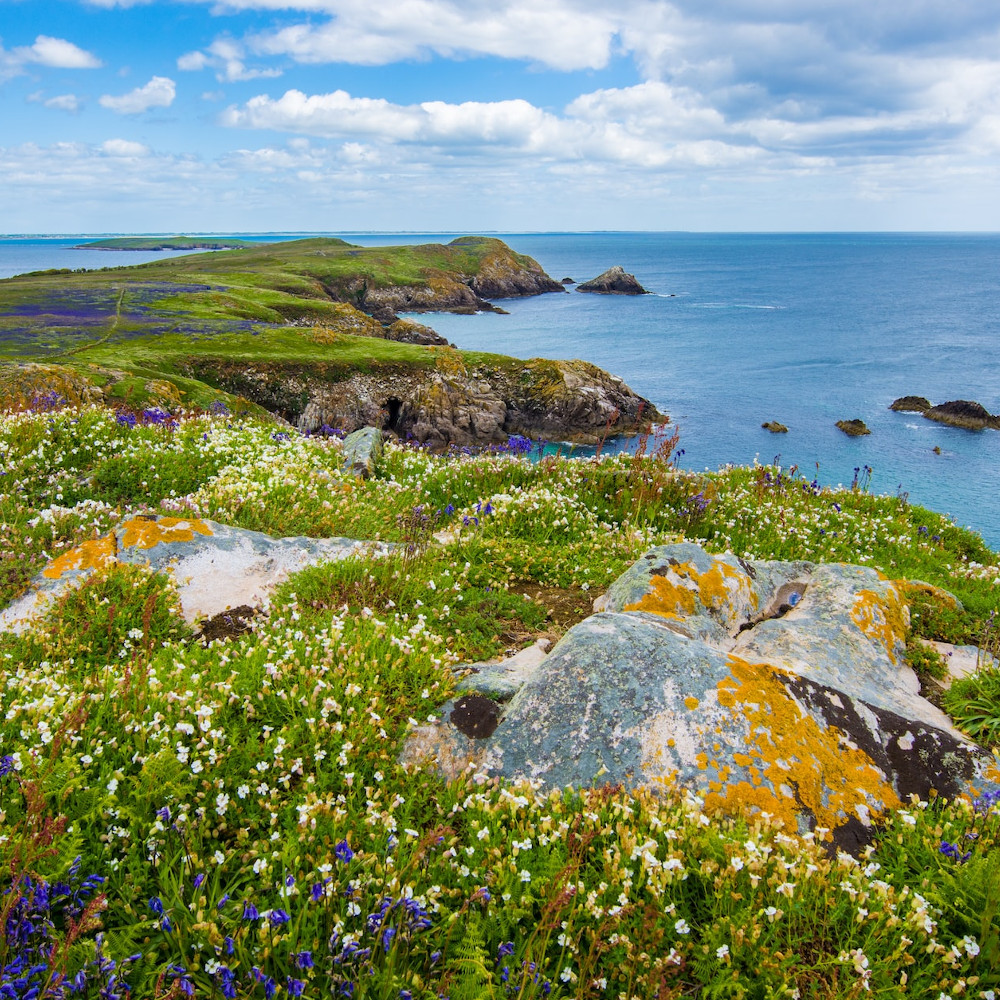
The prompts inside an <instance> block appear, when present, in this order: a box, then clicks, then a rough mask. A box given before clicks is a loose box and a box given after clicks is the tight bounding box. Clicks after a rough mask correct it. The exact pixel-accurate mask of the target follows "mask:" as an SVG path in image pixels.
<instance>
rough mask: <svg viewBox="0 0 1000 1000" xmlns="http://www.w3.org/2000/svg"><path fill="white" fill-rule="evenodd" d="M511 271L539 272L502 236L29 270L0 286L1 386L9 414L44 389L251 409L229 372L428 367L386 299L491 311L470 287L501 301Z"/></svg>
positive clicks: (336, 376)
mask: <svg viewBox="0 0 1000 1000" xmlns="http://www.w3.org/2000/svg"><path fill="white" fill-rule="evenodd" d="M511 275H514V276H515V277H517V276H520V277H522V278H523V277H525V276H527V278H528V279H531V280H534V279H535V277H536V275H542V277H544V275H543V274H542V272H541V270H540V268H538V266H537V264H535V263H534V261H532V260H531V259H530V258H527V257H524V256H522V255H519V254H515V253H513V251H511V250H510V249H509V248H508V247H506V246H505V245H504V244H503V243H501V242H500V241H499V240H495V239H485V238H483V239H480V238H475V237H463V238H461V239H458V240H455V241H453V242H452V243H450V244H448V245H447V246H442V245H438V244H428V245H423V246H402V247H375V248H361V247H354V246H351V245H350V244H348V243H346V242H344V241H343V240H339V239H319V238H316V239H305V240H296V241H290V242H287V243H281V244H275V245H269V246H262V245H259V244H257V245H252V246H248V247H246V248H244V249H239V250H233V251H221V252H218V253H212V254H194V255H191V256H188V257H183V258H173V259H170V260H163V261H154V262H151V263H146V264H141V265H138V266H136V267H119V268H106V269H102V270H99V271H85V272H72V273H50V272H39V273H36V274H30V275H22V276H20V277H17V278H10V279H7V280H5V281H0V391H2V397H3V400H4V401H5V402H6V403H7V404H8V405H10V404H21V405H26V404H27V403H28V402H30V400H31V399H32V398H33V397H34V395H36V394H39V392H41V393H42V394H44V392H46V391H55V392H57V393H59V394H61V395H63V396H65V397H66V398H68V399H74V400H80V399H86V398H91V397H92V396H93V393H92V392H89V390H90V389H91V388H92V387H93V386H97V387H98V388H100V389H101V390H102V395H103V396H104V398H106V399H108V400H109V401H122V402H126V401H127V402H129V403H130V404H133V405H139V406H142V405H176V404H179V403H180V404H183V405H186V406H202V407H206V406H209V405H211V404H212V403H213V402H219V403H225V404H226V405H227V406H229V407H230V408H232V409H239V408H245V407H246V406H247V401H246V400H245V399H243V400H240V399H238V398H236V396H235V395H234V394H233V393H231V392H227V391H226V388H225V385H226V384H228V382H229V379H228V373H229V372H230V371H231V369H232V368H233V367H236V368H239V369H241V370H244V371H245V370H247V369H255V370H259V371H260V373H261V374H262V378H263V380H264V381H270V382H276V381H280V380H281V379H282V378H283V377H284V376H286V375H289V374H290V375H291V376H293V377H294V376H295V375H296V374H298V373H300V372H301V371H302V370H304V369H308V370H309V371H310V372H311V373H313V374H316V373H319V374H320V375H321V376H322V377H323V378H324V379H326V380H328V381H330V382H336V381H338V380H343V379H345V378H347V377H348V376H349V375H350V374H351V373H353V372H359V371H360V372H372V371H377V372H387V373H390V374H391V373H392V372H396V371H400V372H402V371H420V370H433V369H435V368H436V367H439V366H440V365H441V364H442V361H441V354H440V351H435V350H430V349H428V348H426V347H423V346H420V345H418V344H410V343H398V342H396V341H394V340H389V339H384V338H385V337H387V336H391V335H393V334H392V333H391V332H390V333H387V331H386V326H387V325H391V321H392V320H394V319H395V317H394V316H392V315H391V309H390V307H389V305H387V304H386V302H385V301H383V298H384V297H385V296H390V297H392V300H393V302H394V303H395V302H396V301H397V300H398V301H399V302H400V303H402V304H406V305H407V308H412V309H425V310H432V309H458V310H469V309H471V308H474V307H475V306H476V305H477V303H478V304H480V305H484V306H486V305H487V304H486V303H485V302H484V301H483V300H481V299H479V298H478V293H474V292H473V291H472V290H471V288H470V285H475V284H476V282H477V281H478V282H481V286H482V287H483V290H484V292H491V293H493V292H498V291H499V292H502V291H503V290H504V289H503V287H502V285H503V282H504V280H507V279H509V278H510V276H511ZM539 287H543V286H541V285H540V286H539ZM508 291H510V290H509V289H508ZM515 293H516V289H515V290H514V291H511V294H515ZM380 296H382V297H383V298H379V297H380ZM372 313H376V314H377V315H379V316H380V317H381V318H382V320H384V321H385V322H382V321H380V320H379V319H376V318H374V317H373V315H372ZM456 358H458V359H459V360H458V361H457V363H458V364H459V365H461V366H463V367H465V368H470V367H471V368H475V367H476V366H477V365H479V364H482V363H484V362H488V363H489V364H491V365H493V366H499V368H500V369H503V370H509V371H511V372H513V371H520V369H521V368H522V362H520V361H517V360H515V359H512V358H504V357H502V356H500V355H487V354H482V353H480V352H457V354H456ZM5 362H6V363H5ZM455 363H456V362H447V363H445V367H448V365H449V364H450V365H452V366H453V365H454V364H455ZM26 366H27V367H26ZM243 388H244V389H245V388H246V384H245V383H244V384H243Z"/></svg>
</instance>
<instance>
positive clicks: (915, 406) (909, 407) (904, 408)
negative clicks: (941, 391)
mask: <svg viewBox="0 0 1000 1000" xmlns="http://www.w3.org/2000/svg"><path fill="white" fill-rule="evenodd" d="M930 408H931V403H930V400H928V399H925V398H924V397H923V396H900V397H899V399H894V400H893V401H892V404H891V405H890V407H889V409H890V410H898V411H900V412H902V413H923V412H924V410H929V409H930Z"/></svg>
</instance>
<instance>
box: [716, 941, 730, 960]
mask: <svg viewBox="0 0 1000 1000" xmlns="http://www.w3.org/2000/svg"><path fill="white" fill-rule="evenodd" d="M715 957H716V958H717V959H718V960H719V961H720V962H722V961H725V959H727V958H729V945H728V944H724V945H721V946H720V947H718V948H716V949H715Z"/></svg>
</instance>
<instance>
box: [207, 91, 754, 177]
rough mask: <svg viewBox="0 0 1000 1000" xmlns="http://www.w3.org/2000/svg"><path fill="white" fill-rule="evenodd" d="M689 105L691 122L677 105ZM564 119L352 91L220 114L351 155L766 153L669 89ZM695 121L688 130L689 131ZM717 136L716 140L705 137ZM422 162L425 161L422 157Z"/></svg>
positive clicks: (641, 161)
mask: <svg viewBox="0 0 1000 1000" xmlns="http://www.w3.org/2000/svg"><path fill="white" fill-rule="evenodd" d="M654 98H659V105H658V106H659V111H660V117H659V119H653V120H649V121H648V120H646V119H644V118H642V117H641V116H640V115H635V116H633V117H634V120H629V119H628V118H627V117H626V119H625V120H624V121H622V120H618V118H617V117H615V116H614V115H613V114H611V111H614V110H617V108H616V106H617V105H621V104H627V103H629V102H631V103H633V104H635V105H636V106H637V107H641V106H642V104H643V103H646V104H649V103H650V102H654V103H655V101H654ZM675 106H676V107H683V108H684V110H685V115H686V119H685V117H684V116H682V115H679V114H678V115H675V119H676V120H675V121H674V122H673V124H672V127H669V128H668V127H667V124H668V123H667V117H668V113H669V111H670V109H671V107H675ZM567 112H568V113H567V114H566V115H563V116H559V115H555V114H552V113H551V112H548V111H545V110H543V109H541V108H537V107H535V106H534V105H532V104H530V103H529V102H528V101H523V100H513V101H494V102H480V101H467V102H463V103H461V104H449V103H446V102H444V101H425V102H424V103H422V104H413V105H399V104H392V103H390V102H389V101H386V100H383V99H380V98H364V97H352V96H351V95H350V94H348V93H347V92H346V91H343V90H338V91H334V92H333V93H330V94H316V95H311V96H309V95H306V94H304V93H302V92H301V91H299V90H289V91H287V92H286V93H285V94H284V95H283V96H282V97H280V98H278V99H277V100H272V99H271V98H270V97H267V96H266V95H259V96H257V97H254V98H251V100H249V101H248V102H247V103H246V104H245V105H244V106H243V107H242V108H240V107H235V106H233V107H230V108H228V109H226V111H225V112H223V114H222V117H221V121H222V124H224V125H227V126H230V127H234V128H251V129H268V130H272V131H284V132H294V133H298V134H300V135H313V136H319V137H322V138H328V139H342V140H346V145H347V146H348V147H351V148H354V147H357V146H363V145H364V144H366V143H373V144H375V146H377V147H380V146H392V145H397V144H402V145H408V146H413V147H426V150H427V153H426V157H427V158H428V159H431V160H433V159H435V158H436V157H438V156H445V157H455V156H457V155H461V156H463V157H467V156H469V155H476V154H479V155H480V156H481V157H490V158H496V157H498V156H504V157H515V158H521V159H523V158H524V157H526V156H527V157H529V158H533V159H535V160H538V161H545V162H556V161H565V162H577V163H579V162H584V161H588V160H590V161H595V162H601V163H618V164H623V165H627V166H631V167H635V168H639V169H647V168H662V167H669V166H679V165H683V164H689V165H690V164H696V165H701V166H706V165H712V166H725V165H730V164H734V163H738V162H743V161H746V160H748V159H753V158H754V157H756V156H759V155H760V152H761V151H760V150H759V149H753V148H751V147H750V146H749V145H748V144H747V143H746V141H745V139H744V138H742V137H740V138H739V140H738V142H736V143H732V142H730V141H729V139H728V138H727V136H726V134H725V129H724V128H723V127H722V121H721V119H720V118H719V117H718V115H715V114H714V113H713V112H712V111H711V110H710V109H707V110H706V109H697V108H691V107H687V106H685V105H683V104H682V103H681V102H679V100H678V98H677V96H676V95H675V94H674V93H673V92H672V91H670V89H669V88H667V87H664V86H663V85H660V84H656V85H651V86H650V87H647V88H632V89H631V90H625V91H603V92H597V93H596V94H593V95H588V96H587V97H586V98H580V99H578V100H577V101H575V102H573V104H571V105H570V107H569V108H568V109H567ZM692 122H693V123H694V125H693V126H692V124H691V123H692ZM710 132H711V133H714V134H713V136H712V137H711V138H709V137H708V134H709V133H710ZM418 155H419V154H418Z"/></svg>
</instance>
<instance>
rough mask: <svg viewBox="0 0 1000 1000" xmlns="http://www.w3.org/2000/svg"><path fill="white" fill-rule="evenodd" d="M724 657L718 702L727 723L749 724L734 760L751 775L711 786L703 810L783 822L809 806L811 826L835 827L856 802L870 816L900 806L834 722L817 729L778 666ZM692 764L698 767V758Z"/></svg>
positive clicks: (856, 810)
mask: <svg viewBox="0 0 1000 1000" xmlns="http://www.w3.org/2000/svg"><path fill="white" fill-rule="evenodd" d="M728 659H729V669H730V671H731V676H730V677H727V678H724V679H723V680H721V681H720V682H719V684H718V686H717V688H718V700H719V704H720V705H721V706H723V707H724V708H728V709H729V711H730V715H731V718H732V719H733V720H734V721H736V722H738V723H741V722H742V720H744V719H745V720H746V722H747V723H749V731H748V732H747V734H746V737H745V748H744V749H745V753H738V754H734V755H733V760H734V761H735V762H736V763H737V764H738V765H741V766H744V767H748V769H749V771H750V776H751V781H737V782H725V783H724V784H723V787H722V788H721V789H720V790H715V789H711V788H710V791H709V793H708V794H707V796H706V798H705V808H706V811H707V810H709V809H711V810H713V811H718V812H726V813H733V812H740V811H743V810H745V809H748V808H749V809H750V810H761V811H763V812H767V813H769V814H770V815H772V816H774V817H775V818H776V819H779V820H781V821H783V822H784V823H785V824H786V825H787V826H789V827H790V828H795V826H796V823H797V819H798V816H799V814H800V813H802V812H803V811H808V812H809V813H811V814H812V815H813V816H814V817H815V820H816V825H817V826H821V827H826V828H827V829H836V828H837V827H838V826H840V825H842V824H843V823H845V822H846V821H847V820H849V819H852V818H855V817H856V816H857V815H858V813H859V807H864V808H865V809H867V810H868V812H869V813H870V814H871V815H873V816H874V815H878V813H880V812H881V811H883V810H885V809H891V808H896V807H897V806H899V804H900V802H899V799H898V797H897V795H896V793H895V791H894V790H893V788H892V786H891V785H890V784H889V782H888V781H887V780H886V779H885V777H884V776H883V774H882V772H881V771H880V770H879V769H878V768H877V767H876V766H875V764H874V762H873V761H872V759H871V758H870V757H869V756H868V755H867V754H866V753H864V752H863V751H861V750H858V749H857V748H855V747H852V746H850V745H848V743H847V740H846V739H845V738H844V736H843V735H842V734H841V733H840V732H839V731H838V730H837V729H836V728H834V727H832V726H831V727H830V728H828V729H824V728H822V727H821V725H820V724H819V723H818V722H817V721H816V720H815V719H813V718H812V717H811V716H809V715H806V714H805V713H804V712H803V711H802V709H801V708H800V707H799V706H798V704H797V703H796V702H795V701H794V699H793V698H792V697H791V696H790V695H789V694H788V692H787V691H786V689H785V687H784V685H783V684H782V683H781V680H780V678H781V676H782V673H781V671H779V670H777V669H776V668H774V667H771V666H769V665H768V664H750V663H747V662H746V661H745V660H742V659H740V658H739V657H737V656H733V655H730V656H729V658H728ZM700 756H701V755H700ZM699 766H700V767H702V769H703V770H704V765H703V764H702V763H701V760H700V759H699ZM723 780H725V779H723Z"/></svg>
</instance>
